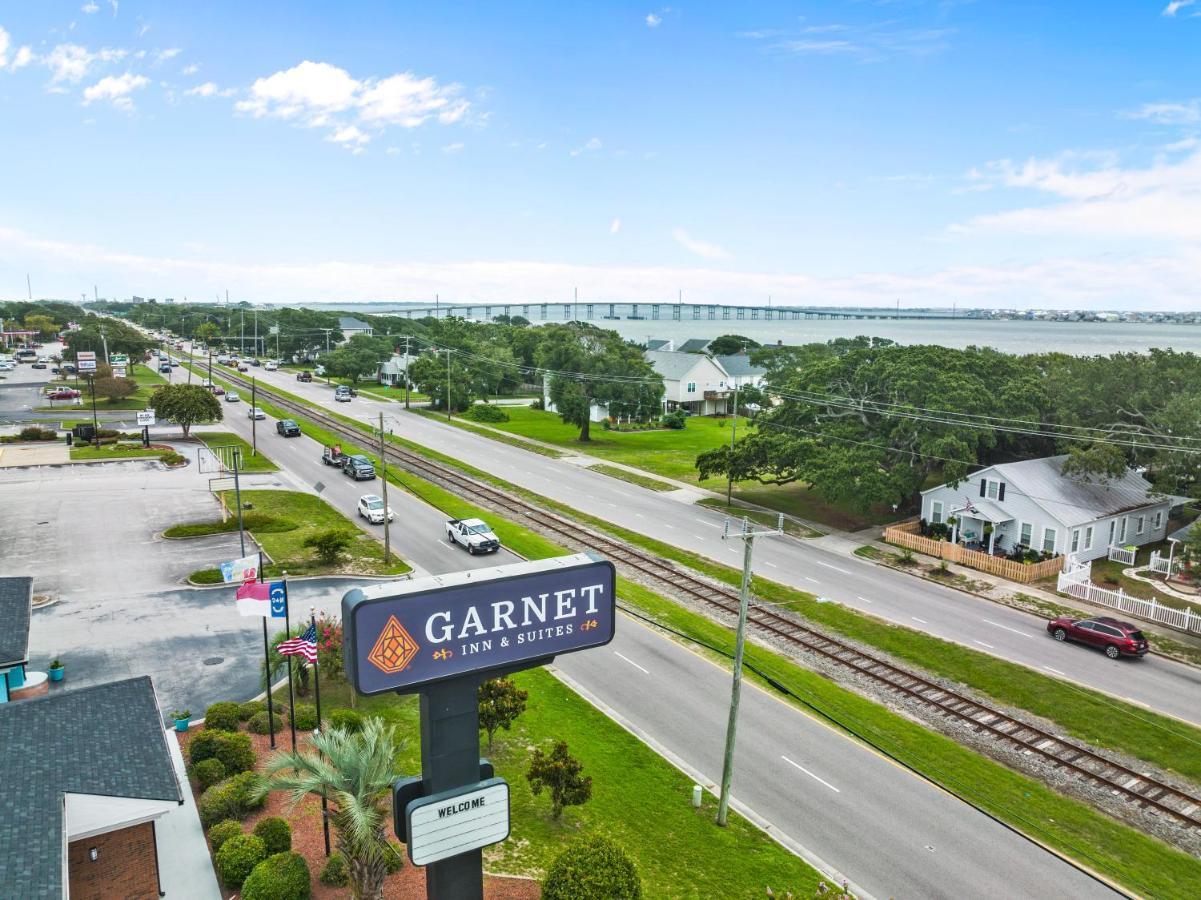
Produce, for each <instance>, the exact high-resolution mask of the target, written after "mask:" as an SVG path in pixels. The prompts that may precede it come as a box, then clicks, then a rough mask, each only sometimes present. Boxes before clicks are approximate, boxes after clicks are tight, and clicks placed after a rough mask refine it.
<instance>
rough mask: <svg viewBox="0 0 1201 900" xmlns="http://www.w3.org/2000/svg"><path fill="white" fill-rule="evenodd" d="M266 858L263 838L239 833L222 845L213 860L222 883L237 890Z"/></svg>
mask: <svg viewBox="0 0 1201 900" xmlns="http://www.w3.org/2000/svg"><path fill="white" fill-rule="evenodd" d="M266 858H267V848H266V847H264V846H263V839H262V838H260V837H258V836H256V835H253V834H238V835H234V836H233V837H231V838H230V839H229V840H227V841H226V842H225V843H224V844H222V845H221V849H220V850H218V851H217V855H216V857H214V859H213V862H215V863H216V865H217V874H218V875H219V876H220V878H221V883H222V884H223V885H225V886H226V887H227V888H229V889H230V890H234V891H236V890H239V889H240V888H241V887H242V882H244V881H245V880H246V878H247V877H248V876H249V875H250V873H251V871H253V870H254V867H255V866H257V865H258V864H259V863H261V862H262V861H263V860H264V859H266Z"/></svg>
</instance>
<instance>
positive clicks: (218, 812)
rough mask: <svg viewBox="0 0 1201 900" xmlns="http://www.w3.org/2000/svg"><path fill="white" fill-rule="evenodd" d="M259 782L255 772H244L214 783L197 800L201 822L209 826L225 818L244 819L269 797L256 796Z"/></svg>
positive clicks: (206, 826)
mask: <svg viewBox="0 0 1201 900" xmlns="http://www.w3.org/2000/svg"><path fill="white" fill-rule="evenodd" d="M258 784H259V777H258V775H256V774H255V773H254V772H242V773H241V774H239V775H234V776H233V777H232V778H226V779H225V780H224V781H221V782H218V783H217V784H214V785H213V786H212V787H211V788H209V789H208V790H207V791H205V792H204V793H203V794H201V795H200V799H199V800H198V801H197V802H196V810H197V812H199V813H200V824H201V825H203V826H204V827H205V828H208V827H210V826H212V825H214V824H216V823H217V822H220V821H222V820H223V819H239V820H240V819H244V818H246V816H247V815H248V814H249V813H250V811H251V810H254V809H259V808H261V807H262V806H263V804H265V803H266V802H267V798H266V797H265V796H263V797H256V794H257V790H258Z"/></svg>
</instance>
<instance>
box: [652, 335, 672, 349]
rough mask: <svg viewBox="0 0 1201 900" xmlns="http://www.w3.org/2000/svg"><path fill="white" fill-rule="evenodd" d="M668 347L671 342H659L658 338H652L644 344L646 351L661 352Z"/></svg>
mask: <svg viewBox="0 0 1201 900" xmlns="http://www.w3.org/2000/svg"><path fill="white" fill-rule="evenodd" d="M670 346H671V341H669V340H668V341H664V340H660V339H658V338H652V339H651V340H649V341H647V342H646V349H647V350H662V349H664V348H665V347H670Z"/></svg>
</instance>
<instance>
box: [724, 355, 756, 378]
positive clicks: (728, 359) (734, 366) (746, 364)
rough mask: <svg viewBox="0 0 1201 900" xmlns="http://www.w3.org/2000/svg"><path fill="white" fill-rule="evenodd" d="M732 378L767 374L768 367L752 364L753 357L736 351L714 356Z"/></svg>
mask: <svg viewBox="0 0 1201 900" xmlns="http://www.w3.org/2000/svg"><path fill="white" fill-rule="evenodd" d="M714 359H716V360H717V361H718V362H719V363H721V367H722V368H723V369H725V370H726V372H727V373H728V374H729V375H730V377H731V378H748V377H750V376H752V375H766V374H767V369H765V368H763V367H762V366H752V365H751V358H750V357H749V356H747V354H745V353H734V354H731V355H730V356H716V357H714Z"/></svg>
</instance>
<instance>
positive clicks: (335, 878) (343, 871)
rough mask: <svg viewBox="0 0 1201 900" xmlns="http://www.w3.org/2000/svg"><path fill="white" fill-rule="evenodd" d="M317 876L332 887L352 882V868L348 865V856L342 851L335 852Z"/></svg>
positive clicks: (344, 885) (343, 885)
mask: <svg viewBox="0 0 1201 900" xmlns="http://www.w3.org/2000/svg"><path fill="white" fill-rule="evenodd" d="M317 877H318V880H320V882H321V883H322V884H328V885H329V886H330V887H346V886H347V885H348V884H350V869H348V868H347V867H346V857H345V856H343V855H342V854H341V853H334V854H333V855H332V856H330V858H329V860H328V861H327V862H326V863H325V867H324V868H323V869H322V870H321V874H320V875H319V876H317Z"/></svg>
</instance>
